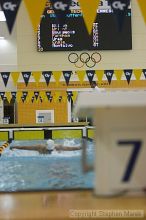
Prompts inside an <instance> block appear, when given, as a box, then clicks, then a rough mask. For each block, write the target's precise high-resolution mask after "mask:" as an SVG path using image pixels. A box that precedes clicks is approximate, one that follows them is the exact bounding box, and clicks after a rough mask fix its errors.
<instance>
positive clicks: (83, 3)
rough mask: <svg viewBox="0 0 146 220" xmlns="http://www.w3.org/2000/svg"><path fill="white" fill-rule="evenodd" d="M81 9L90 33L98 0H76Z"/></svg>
mask: <svg viewBox="0 0 146 220" xmlns="http://www.w3.org/2000/svg"><path fill="white" fill-rule="evenodd" d="M78 1H79V4H80V7H81V11H82V13H83V18H84V21H85V24H86V27H87V30H88V33H89V34H91V32H92V27H93V22H94V21H95V18H96V16H97V9H98V6H99V2H100V0H90V3H89V1H88V0H78Z"/></svg>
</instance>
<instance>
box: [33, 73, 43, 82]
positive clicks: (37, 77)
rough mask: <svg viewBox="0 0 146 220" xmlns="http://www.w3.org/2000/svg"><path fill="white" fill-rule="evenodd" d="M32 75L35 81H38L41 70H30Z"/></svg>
mask: <svg viewBox="0 0 146 220" xmlns="http://www.w3.org/2000/svg"><path fill="white" fill-rule="evenodd" d="M32 75H33V78H34V79H35V81H36V83H37V84H38V83H39V82H40V78H41V75H42V72H32Z"/></svg>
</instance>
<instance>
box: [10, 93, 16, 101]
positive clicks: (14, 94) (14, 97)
mask: <svg viewBox="0 0 146 220" xmlns="http://www.w3.org/2000/svg"><path fill="white" fill-rule="evenodd" d="M16 95H17V93H16V92H11V96H12V99H13V100H16Z"/></svg>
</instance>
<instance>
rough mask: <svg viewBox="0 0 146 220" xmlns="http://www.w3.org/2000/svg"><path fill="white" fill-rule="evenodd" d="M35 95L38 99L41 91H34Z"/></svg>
mask: <svg viewBox="0 0 146 220" xmlns="http://www.w3.org/2000/svg"><path fill="white" fill-rule="evenodd" d="M34 97H35V99H36V100H37V99H38V97H39V92H38V91H35V92H34Z"/></svg>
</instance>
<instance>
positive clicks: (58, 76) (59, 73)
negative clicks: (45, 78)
mask: <svg viewBox="0 0 146 220" xmlns="http://www.w3.org/2000/svg"><path fill="white" fill-rule="evenodd" d="M61 75H62V72H61V71H53V77H54V79H55V81H56V84H57V85H58V84H59V81H60V78H61Z"/></svg>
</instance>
